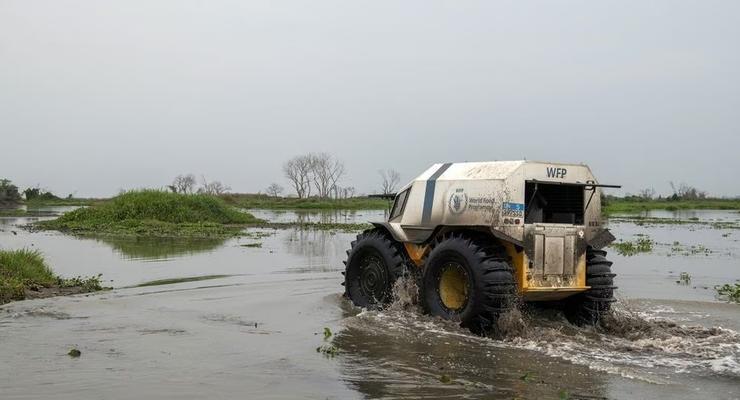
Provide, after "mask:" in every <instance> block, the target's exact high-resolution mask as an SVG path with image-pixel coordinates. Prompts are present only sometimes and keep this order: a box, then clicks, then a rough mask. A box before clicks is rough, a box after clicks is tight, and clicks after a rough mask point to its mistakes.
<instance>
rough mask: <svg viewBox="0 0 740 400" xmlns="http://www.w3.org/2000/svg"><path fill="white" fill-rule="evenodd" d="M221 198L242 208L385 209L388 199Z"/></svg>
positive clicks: (231, 196)
mask: <svg viewBox="0 0 740 400" xmlns="http://www.w3.org/2000/svg"><path fill="white" fill-rule="evenodd" d="M221 198H222V199H223V200H224V201H225V202H226V203H227V204H230V205H233V206H235V207H242V208H260V209H272V210H281V209H282V210H387V209H388V200H385V199H375V198H369V197H351V198H348V199H336V200H334V199H320V198H316V197H311V198H308V199H298V198H294V197H272V196H267V195H262V194H225V195H221Z"/></svg>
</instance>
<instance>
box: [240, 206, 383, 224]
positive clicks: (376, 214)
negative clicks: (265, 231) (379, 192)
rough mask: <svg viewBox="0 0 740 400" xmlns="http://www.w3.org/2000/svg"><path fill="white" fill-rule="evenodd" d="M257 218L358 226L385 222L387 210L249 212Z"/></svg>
mask: <svg viewBox="0 0 740 400" xmlns="http://www.w3.org/2000/svg"><path fill="white" fill-rule="evenodd" d="M248 211H249V212H250V213H251V214H252V215H254V216H255V217H257V218H261V219H265V220H268V221H270V222H281V223H283V222H298V223H309V222H314V223H324V224H357V223H363V222H372V221H385V220H386V219H387V216H388V211H387V210H313V211H306V210H290V211H287V210H260V209H250V210H248Z"/></svg>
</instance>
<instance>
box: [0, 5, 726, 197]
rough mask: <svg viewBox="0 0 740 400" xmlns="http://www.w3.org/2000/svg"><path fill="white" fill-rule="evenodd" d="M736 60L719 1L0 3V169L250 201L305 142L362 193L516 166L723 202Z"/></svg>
mask: <svg viewBox="0 0 740 400" xmlns="http://www.w3.org/2000/svg"><path fill="white" fill-rule="evenodd" d="M739 71H740V2H738V1H647V2H646V1H632V2H630V1H614V2H604V1H590V0H587V1H569V2H555V1H541V2H524V1H506V2H504V1H480V2H478V1H465V2H453V1H429V0H424V1H378V0H373V1H346V0H342V1H274V0H271V1H245V0H239V1H183V0H177V1H174V0H171V1H151V0H147V1H135V0H125V1H124V0H114V1H97V0H87V1H65V0H49V1H34V0H17V1H10V0H0V176H6V177H9V178H10V179H12V180H13V181H15V182H16V183H17V184H18V185H19V186H21V187H26V186H30V185H36V184H41V186H42V187H46V188H49V189H52V190H53V191H55V192H58V193H59V194H62V195H66V194H68V193H70V192H76V194H77V195H80V196H107V195H113V194H115V193H116V192H117V191H118V190H119V189H130V188H137V187H159V186H162V185H165V184H167V183H169V182H170V181H171V180H172V178H173V177H174V176H175V175H177V174H179V173H187V172H192V173H195V174H197V175H200V174H205V176H206V177H207V178H209V179H219V180H222V181H223V182H225V183H227V184H229V185H231V186H232V188H233V189H234V191H240V192H256V191H259V190H264V188H265V187H266V186H267V185H268V184H270V183H271V182H273V181H278V182H280V183H281V184H283V185H284V186H286V187H287V186H288V185H287V182H285V180H284V179H283V178H282V174H281V164H282V162H283V161H284V160H286V159H287V158H289V157H291V156H293V155H296V154H299V153H303V152H307V151H325V152H329V153H332V154H335V155H337V156H338V157H340V158H341V159H343V160H344V161H345V163H346V165H347V169H348V177H347V179H345V184H346V185H354V186H356V187H357V188H358V190H359V191H362V192H369V191H373V190H375V189H377V188H378V186H379V183H378V181H379V178H378V174H377V170H378V169H379V168H386V167H392V168H396V169H398V170H399V171H400V172H401V174H402V176H403V181H406V180H407V179H410V178H412V177H413V176H415V175H417V174H418V173H420V172H422V170H424V169H425V168H426V167H428V165H429V164H432V163H435V162H441V161H465V160H468V161H478V160H494V159H498V160H505V159H521V158H528V159H542V160H554V161H568V162H571V161H572V162H585V163H588V164H590V165H591V167H592V169H593V170H594V172H595V174H596V175H597V177H598V178H599V179H600V180H601V181H602V182H604V183H621V184H623V185H625V191H627V192H635V191H637V190H638V189H640V188H642V187H646V186H653V187H655V188H656V189H657V190H658V191H659V192H663V193H666V192H668V191H669V190H670V188H669V186H668V181H670V180H673V181H677V182H682V181H683V182H686V183H689V184H692V185H695V186H697V187H699V188H701V189H705V190H708V191H709V192H711V193H712V194H716V195H738V194H740V178H738V176H737V172H736V171H738V170H740V157H739V156H738V151H739V150H738V149H740V78H739V77H738V72H739Z"/></svg>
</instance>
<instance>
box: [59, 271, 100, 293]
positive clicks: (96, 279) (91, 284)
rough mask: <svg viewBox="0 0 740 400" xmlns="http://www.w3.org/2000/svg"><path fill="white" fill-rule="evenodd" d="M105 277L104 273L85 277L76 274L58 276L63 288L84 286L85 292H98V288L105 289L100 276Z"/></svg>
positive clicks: (60, 285)
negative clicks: (70, 276)
mask: <svg viewBox="0 0 740 400" xmlns="http://www.w3.org/2000/svg"><path fill="white" fill-rule="evenodd" d="M102 277H103V274H98V275H96V276H89V277H83V276H76V277H74V278H58V282H57V284H58V286H59V287H63V288H72V287H76V288H82V290H83V291H84V292H97V291H98V290H103V289H104V288H103V285H102V284H101V282H100V278H102Z"/></svg>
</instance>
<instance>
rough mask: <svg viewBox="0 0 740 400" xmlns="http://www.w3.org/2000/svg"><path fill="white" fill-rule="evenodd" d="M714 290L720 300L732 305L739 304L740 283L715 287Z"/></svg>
mask: <svg viewBox="0 0 740 400" xmlns="http://www.w3.org/2000/svg"><path fill="white" fill-rule="evenodd" d="M714 290H716V291H717V295H718V296H719V297H720V298H723V299H726V300H727V301H730V302H733V303H740V283H735V284H734V285H733V284H724V285H722V286H719V285H718V286H715V287H714Z"/></svg>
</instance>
